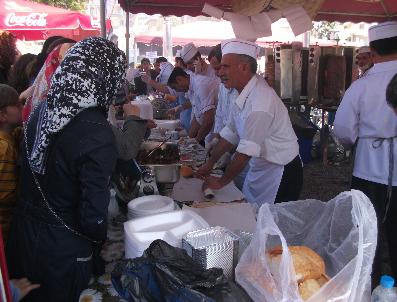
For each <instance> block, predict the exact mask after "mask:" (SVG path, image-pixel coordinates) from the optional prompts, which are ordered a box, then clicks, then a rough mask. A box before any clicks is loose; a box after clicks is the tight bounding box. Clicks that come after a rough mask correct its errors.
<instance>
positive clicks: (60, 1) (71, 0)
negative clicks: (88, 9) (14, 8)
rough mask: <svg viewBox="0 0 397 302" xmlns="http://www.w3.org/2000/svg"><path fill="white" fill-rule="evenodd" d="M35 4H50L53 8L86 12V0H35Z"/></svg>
mask: <svg viewBox="0 0 397 302" xmlns="http://www.w3.org/2000/svg"><path fill="white" fill-rule="evenodd" d="M33 1H35V2H39V3H43V4H48V5H51V6H56V7H61V8H66V9H70V10H74V11H83V10H84V4H85V1H84V0H33Z"/></svg>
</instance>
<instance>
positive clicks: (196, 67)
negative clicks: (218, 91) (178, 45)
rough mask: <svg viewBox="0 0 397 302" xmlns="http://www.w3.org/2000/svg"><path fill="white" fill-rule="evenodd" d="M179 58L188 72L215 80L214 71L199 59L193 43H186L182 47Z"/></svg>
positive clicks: (199, 55) (199, 56)
mask: <svg viewBox="0 0 397 302" xmlns="http://www.w3.org/2000/svg"><path fill="white" fill-rule="evenodd" d="M180 57H181V58H182V60H183V62H184V63H185V64H186V67H187V69H188V70H189V71H191V72H194V73H196V74H201V75H204V76H207V77H212V78H216V74H215V71H214V69H213V68H212V67H211V66H210V65H209V64H207V63H206V62H205V61H204V60H203V59H202V58H201V54H200V52H199V51H198V49H197V48H196V46H195V45H194V44H193V43H188V44H186V45H185V46H183V47H182V49H181V52H180Z"/></svg>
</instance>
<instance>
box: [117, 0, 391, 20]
mask: <svg viewBox="0 0 397 302" xmlns="http://www.w3.org/2000/svg"><path fill="white" fill-rule="evenodd" d="M129 2H130V3H131V1H129ZM133 2H134V4H133V5H132V6H131V7H130V9H129V10H130V12H132V13H146V14H149V15H152V14H162V15H163V16H167V15H175V16H183V15H190V16H198V15H201V14H202V13H201V10H202V8H203V6H204V3H206V2H207V3H209V4H211V5H214V6H216V7H219V8H221V9H222V10H225V11H228V10H230V9H231V5H230V2H231V0H137V1H136V2H135V1H133ZM383 2H384V4H385V7H386V9H387V12H388V13H386V12H385V10H384V8H383V7H382V4H381V2H380V1H377V0H325V1H324V4H323V5H322V7H321V9H320V11H319V13H318V14H317V16H316V17H315V20H316V21H340V22H346V21H351V22H383V21H388V20H390V19H394V20H397V0H383ZM119 3H120V4H121V6H122V7H123V9H124V10H126V0H119Z"/></svg>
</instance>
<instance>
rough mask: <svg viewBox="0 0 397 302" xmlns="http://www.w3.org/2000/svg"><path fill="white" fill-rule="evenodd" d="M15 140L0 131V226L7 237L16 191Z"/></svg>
mask: <svg viewBox="0 0 397 302" xmlns="http://www.w3.org/2000/svg"><path fill="white" fill-rule="evenodd" d="M16 141H17V138H16V137H15V136H12V135H9V134H7V133H5V132H3V131H0V224H1V226H2V229H3V234H4V236H5V237H7V235H8V229H9V224H10V221H11V217H12V211H13V209H14V206H15V202H16V190H17V171H16V170H17V168H16V164H17V154H18V152H17V145H16Z"/></svg>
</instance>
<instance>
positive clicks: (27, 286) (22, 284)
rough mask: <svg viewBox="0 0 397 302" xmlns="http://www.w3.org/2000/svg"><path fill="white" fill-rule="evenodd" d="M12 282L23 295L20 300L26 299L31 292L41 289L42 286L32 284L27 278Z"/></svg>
mask: <svg viewBox="0 0 397 302" xmlns="http://www.w3.org/2000/svg"><path fill="white" fill-rule="evenodd" d="M11 282H12V283H13V284H14V285H15V287H16V288H18V289H19V292H20V294H21V296H20V298H21V300H22V298H23V297H25V296H26V295H27V294H28V293H29V292H30V291H32V290H34V289H36V288H38V287H40V284H32V283H30V281H29V280H28V279H26V278H22V279H13V280H11Z"/></svg>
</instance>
